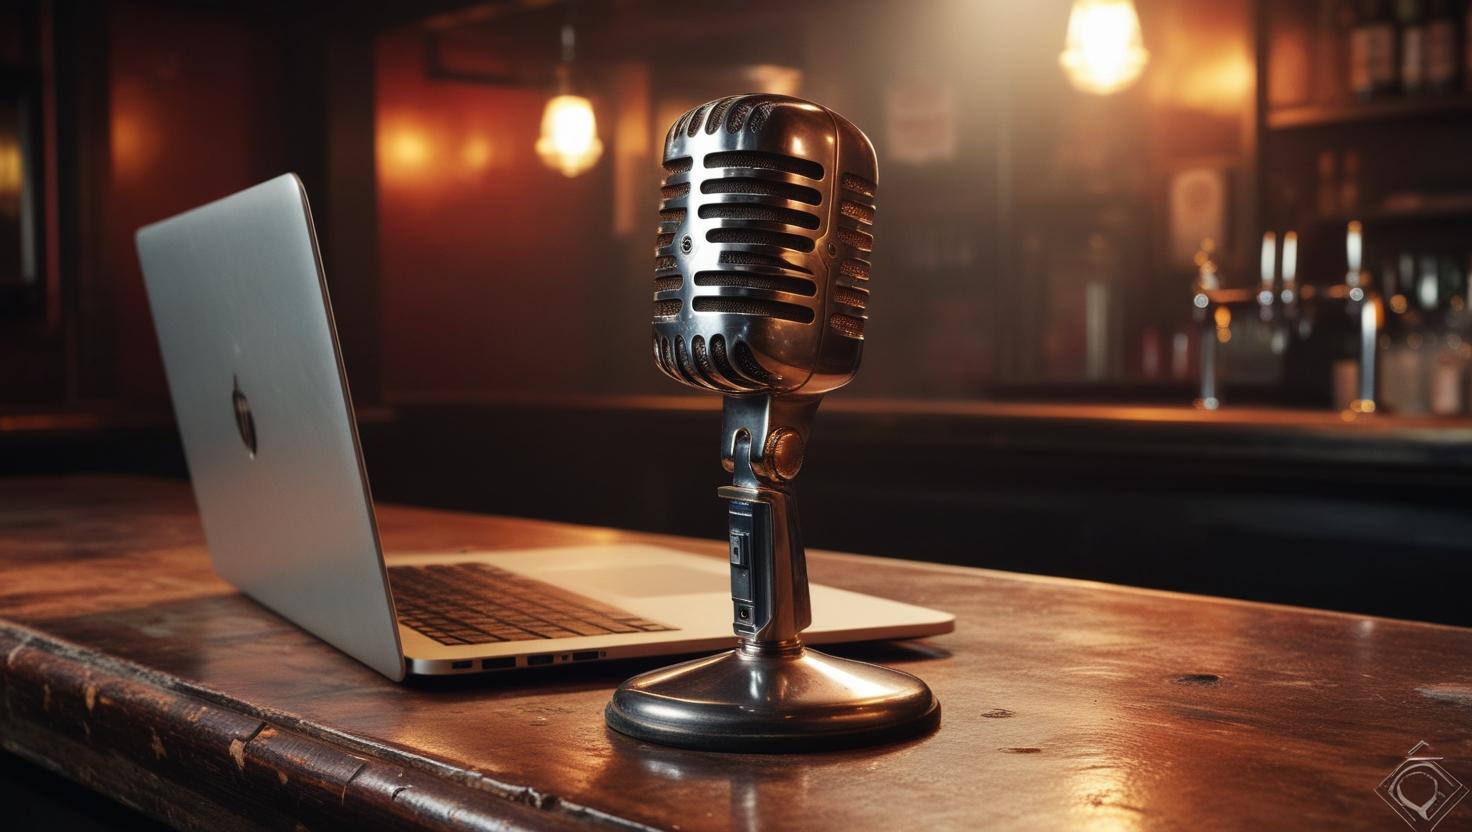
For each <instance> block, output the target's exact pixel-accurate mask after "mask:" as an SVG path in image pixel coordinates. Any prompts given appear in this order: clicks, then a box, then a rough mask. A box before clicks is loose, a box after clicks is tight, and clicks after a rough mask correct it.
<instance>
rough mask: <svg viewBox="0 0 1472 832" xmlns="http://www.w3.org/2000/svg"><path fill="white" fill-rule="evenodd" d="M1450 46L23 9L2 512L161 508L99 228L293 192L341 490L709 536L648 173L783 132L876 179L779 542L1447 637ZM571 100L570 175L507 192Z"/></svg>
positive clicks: (1348, 31)
mask: <svg viewBox="0 0 1472 832" xmlns="http://www.w3.org/2000/svg"><path fill="white" fill-rule="evenodd" d="M1469 14H1472V11H1469V9H1468V8H1467V5H1466V4H1465V3H1461V2H1450V1H1449V0H1443V2H1429V0H1426V1H1424V2H1394V3H1392V2H1353V1H1352V0H1351V1H1350V2H1343V1H1342V0H1293V1H1292V2H1265V0H1220V2H1212V3H1200V2H1190V0H1137V1H1136V2H1134V3H1129V2H1125V0H1078V2H1070V0H1026V1H1025V2H1024V0H1001V1H1000V2H988V3H976V2H964V0H914V1H913V2H881V1H880V0H844V1H842V2H840V0H786V2H767V0H755V2H746V3H742V4H740V5H739V6H738V5H735V4H730V3H723V2H715V1H714V0H703V1H702V0H693V1H692V2H687V3H684V4H680V5H679V6H678V7H677V8H676V7H671V6H670V5H669V4H662V3H654V2H648V0H605V1H603V2H595V0H584V1H583V2H579V3H575V4H574V3H566V2H555V0H501V1H500V2H480V3H466V2H451V0H434V1H433V2H417V3H411V2H388V3H375V4H371V5H365V4H358V3H347V2H322V3H311V4H299V3H287V2H276V1H275V0H268V1H267V2H233V1H232V0H197V1H195V0H157V2H147V1H145V0H99V1H98V2H80V0H69V1H68V0H19V1H18V2H14V3H11V4H9V5H8V6H7V7H6V8H5V9H4V10H0V472H5V473H12V474H41V473H64V472H78V471H103V472H130V473H131V472H143V473H154V474H161V475H165V476H173V477H183V476H186V475H187V472H186V471H185V469H184V463H183V458H182V454H181V453H180V450H179V448H178V444H177V438H176V436H175V434H174V430H173V424H172V416H171V414H170V411H169V404H168V395H167V387H166V384H165V379H164V376H163V372H162V366H161V364H160V361H159V356H158V350H157V345H156V343H155V339H154V333H153V330H152V326H151V323H150V317H149V312H148V307H147V303H146V298H145V296H144V292H143V286H142V281H141V276H140V274H139V269H138V263H137V258H136V255H135V252H134V249H133V242H132V239H133V234H134V232H135V230H136V229H137V228H138V227H139V226H141V225H143V224H145V223H148V222H152V221H154V220H157V219H161V218H163V217H165V216H167V215H170V214H173V213H176V212H178V211H182V210H185V209H187V208H190V207H193V206H195V205H197V204H200V203H202V202H205V201H208V200H211V199H215V198H218V197H220V196H223V195H225V194H227V193H229V192H231V191H234V190H237V189H240V188H243V187H246V186H248V185H250V184H253V183H255V182H258V181H260V180H263V179H266V178H268V177H271V176H274V175H276V174H278V173H281V172H283V171H286V170H292V171H296V172H297V173H298V174H299V175H300V176H301V177H302V179H303V180H304V181H305V183H306V186H307V190H308V192H309V194H310V195H311V199H312V208H313V213H314V216H315V220H316V223H317V229H318V232H319V235H320V237H321V242H322V251H323V259H324V261H325V265H326V269H327V274H328V279H329V282H330V284H331V292H332V302H333V305H334V309H335V313H336V319H337V325H338V329H339V333H340V337H341V340H342V349H343V354H344V358H345V361H346V363H347V367H348V372H349V377H350V382H351V386H352V391H353V395H354V398H355V401H356V403H357V405H358V409H359V410H358V413H359V418H360V422H361V423H362V431H363V435H364V440H365V443H366V454H367V457H368V464H369V469H370V472H371V475H372V480H373V487H374V491H375V496H376V497H378V498H379V499H382V500H393V501H400V502H411V503H419V504H425V505H435V506H448V507H454V508H463V509H467V510H474V511H482V512H494V513H505V514H516V515H524V516H534V517H547V518H554V519H561V520H570V521H575V522H586V523H597V524H605V525H610V526H618V527H623V528H634V529H648V530H657V531H666V532H671V533H680V534H693V535H700V536H716V535H719V534H720V532H721V529H722V528H723V526H722V520H721V518H722V516H723V515H722V512H723V508H722V506H721V505H720V504H719V502H718V501H717V500H715V499H714V488H715V487H716V485H717V484H718V482H719V481H720V479H721V472H720V469H719V462H718V457H717V451H716V447H715V443H714V442H713V441H712V440H711V436H712V433H711V430H712V425H713V424H715V422H716V418H717V417H716V416H715V413H716V410H717V407H718V403H717V402H715V401H713V400H710V399H709V398H707V397H702V396H693V395H687V394H685V393H684V392H683V391H682V390H681V389H680V388H679V387H678V386H676V385H673V384H671V383H669V382H668V380H666V379H664V378H663V377H661V376H660V374H659V373H658V372H656V371H655V370H654V368H653V367H652V365H651V362H650V355H649V340H648V339H649V334H648V319H649V311H650V299H651V292H652V282H651V281H652V254H651V248H652V244H653V236H654V229H655V219H656V217H655V214H656V203H657V200H658V185H657V183H658V176H659V165H658V162H659V159H658V156H657V154H658V150H659V147H660V142H661V139H662V137H663V135H664V132H665V130H666V129H667V127H668V125H669V124H670V123H671V122H672V121H673V120H674V119H675V118H676V117H677V116H678V115H679V114H680V113H681V112H683V111H684V110H686V109H687V108H689V107H691V106H694V105H696V104H698V103H700V102H703V101H706V100H710V99H713V98H716V97H719V96H722V95H726V94H730V93H733V92H742V91H771V92H783V93H790V94H795V95H799V96H803V97H807V98H811V99H813V100H816V101H819V102H822V103H823V104H825V105H827V106H829V107H832V108H833V109H835V110H838V111H839V112H842V113H844V114H845V115H846V116H848V117H849V118H850V119H852V120H853V121H854V122H855V123H857V124H858V125H860V126H861V127H862V128H863V129H865V130H866V132H868V134H869V135H870V137H871V138H872V139H873V140H874V143H875V146H876V148H877V150H878V154H879V159H880V191H879V198H878V201H879V215H878V221H877V230H876V236H877V245H876V250H875V252H874V278H873V281H872V288H873V299H872V303H871V307H870V322H869V326H868V329H867V331H866V338H867V343H866V348H865V350H866V356H865V360H864V367H863V370H862V372H860V374H859V375H858V378H857V379H856V381H855V382H854V383H853V384H852V385H851V386H850V387H849V388H847V389H846V390H845V391H844V392H843V393H842V394H840V395H838V396H834V397H832V399H831V400H830V401H829V402H828V403H827V404H826V405H825V407H824V411H823V414H822V416H821V417H820V418H821V419H822V420H823V423H824V424H823V427H822V430H820V431H819V432H818V433H817V437H818V438H817V441H815V443H814V444H813V447H812V448H811V454H812V456H813V458H814V459H815V464H813V465H811V466H810V468H809V471H810V473H809V474H808V475H805V477H804V480H803V485H802V488H803V500H804V503H805V504H806V506H807V526H806V533H807V536H808V539H809V543H810V545H812V546H816V547H824V548H837V549H846V550H851V551H860V552H871V553H878V554H886V555H893V556H901V557H912V558H922V559H931V560H944V561H950V562H957V563H967V564H972V565H978V566H990V567H997V568H1005V569H1014V570H1021V571H1028V572H1039V573H1047V574H1059V575H1069V576H1076V577H1085V578H1096V579H1101V580H1109V581H1117V582H1122V583H1129V584H1136V585H1144V586H1154V587H1162V588H1168V589H1178V590H1186V591H1193V592H1205V593H1210V594H1217V595H1232V596H1238V597H1246V598H1255V599H1261V600H1271V601H1282V602H1286V603H1295V604H1308V605H1313V606H1323V607H1330V608H1337V609H1345V610H1353V611H1359V612H1372V613H1383V614H1389V615H1396V616H1402V617H1410V618H1418V619H1429V620H1439V621H1452V622H1456V623H1462V624H1467V623H1472V616H1469V614H1468V612H1467V609H1468V608H1467V605H1466V604H1465V602H1464V601H1463V599H1462V597H1461V593H1460V591H1459V590H1458V589H1457V587H1458V586H1459V583H1460V582H1459V580H1458V579H1460V578H1465V577H1467V573H1468V572H1469V571H1472V566H1469V560H1468V558H1467V557H1466V555H1467V554H1468V552H1469V549H1472V545H1469V542H1468V541H1469V540H1472V537H1469V535H1472V520H1469V519H1468V512H1467V511H1466V508H1465V507H1466V506H1467V504H1468V499H1469V497H1472V493H1469V492H1472V488H1469V485H1472V478H1469V476H1468V474H1469V468H1472V419H1469V417H1468V416H1467V412H1468V400H1469V397H1468V383H1469V376H1468V366H1469V350H1472V348H1469V346H1468V343H1469V340H1468V339H1469V338H1472V332H1469V328H1472V319H1469V317H1468V315H1467V312H1466V309H1465V300H1466V277H1467V270H1468V267H1469V256H1472V236H1469V234H1468V231H1469V230H1472V153H1469V150H1468V145H1467V137H1468V135H1469V128H1472V38H1469V37H1468V27H1469ZM1071 19H1072V20H1073V21H1074V23H1073V24H1071V23H1070V20H1071ZM569 32H571V33H572V34H574V35H575V37H574V39H573V41H574V42H573V43H571V44H569V43H568V42H567V40H568V39H567V34H568V33H569ZM569 46H571V47H572V48H569ZM561 92H566V93H572V94H576V95H578V96H581V97H583V98H585V99H586V100H587V102H588V105H589V106H590V107H591V112H592V114H593V116H594V119H595V122H596V128H595V134H596V137H597V139H598V142H597V144H598V145H601V151H600V152H597V153H596V154H595V153H594V152H593V150H592V147H593V145H592V143H591V142H584V145H582V146H579V148H574V150H576V151H577V152H572V151H569V150H567V149H566V148H564V152H563V153H562V155H561V156H557V155H555V154H553V155H551V156H549V155H548V154H549V153H551V152H552V151H553V150H556V149H557V148H556V147H554V146H553V145H555V144H556V142H555V141H554V142H552V144H549V145H545V146H544V148H543V150H544V151H545V152H543V153H539V152H538V139H539V136H541V135H542V133H543V121H544V110H545V109H546V107H547V105H548V103H549V100H550V99H551V98H552V97H553V96H554V95H556V94H558V93H561ZM569 113H570V115H568V116H567V117H568V118H572V119H577V118H583V117H584V116H585V113H586V111H584V110H576V109H575V110H571V111H569ZM579 123H580V122H579ZM568 124H572V127H568V126H567V125H568ZM560 129H562V130H564V134H563V135H560V136H559V135H553V136H551V137H550V138H551V139H557V140H576V139H578V138H579V135H578V134H577V125H576V124H575V123H573V122H566V123H563V124H562V127H561V128H560ZM568 131H570V132H568ZM582 138H588V137H587V136H582ZM548 148H551V149H550V150H549V149H548ZM1351 222H1357V223H1359V226H1358V227H1359V228H1360V229H1361V234H1362V237H1361V238H1360V239H1361V242H1362V248H1363V251H1362V257H1361V262H1360V263H1358V264H1356V263H1354V262H1353V261H1352V258H1351V257H1350V255H1349V252H1347V250H1346V232H1347V228H1348V227H1349V224H1350V223H1351ZM1269 232H1271V233H1272V234H1274V240H1275V247H1274V250H1273V251H1274V254H1273V258H1270V263H1271V265H1270V267H1269V269H1268V274H1267V275H1266V282H1265V283H1264V274H1263V270H1262V269H1261V267H1260V264H1261V261H1262V246H1263V241H1264V234H1265V233H1269ZM1290 232H1291V233H1292V235H1293V237H1292V239H1293V240H1294V241H1295V246H1296V248H1295V249H1294V253H1293V254H1292V255H1291V256H1290V255H1289V254H1288V250H1289V246H1288V245H1287V240H1288V239H1289V236H1288V235H1289V233H1290ZM1289 275H1291V277H1289ZM1361 281H1362V282H1361ZM1208 284H1210V286H1209V288H1210V289H1211V291H1210V292H1205V290H1204V288H1203V287H1207V286H1208ZM1264 286H1266V287H1267V289H1268V291H1267V300H1266V301H1265V302H1260V301H1259V300H1258V296H1259V295H1260V294H1261V292H1260V290H1261V289H1262V288H1263V287H1264ZM1355 287H1359V288H1361V289H1362V290H1363V291H1364V292H1365V294H1364V295H1363V299H1362V300H1359V301H1353V302H1351V301H1350V300H1348V299H1347V298H1349V295H1348V294H1347V293H1348V292H1350V291H1352V290H1353V289H1354V288H1355ZM1233 292H1235V293H1236V295H1233V296H1232V297H1237V296H1240V297H1237V300H1234V301H1232V302H1230V303H1228V302H1226V301H1225V300H1223V301H1222V302H1221V303H1218V300H1222V299H1223V298H1226V297H1227V296H1228V295H1229V294H1230V293H1233ZM1198 296H1200V297H1203V298H1207V299H1206V300H1204V301H1203V302H1202V304H1200V305H1198V304H1196V303H1195V302H1194V299H1196V298H1197V297H1198ZM1238 301H1241V302H1238ZM1354 303H1359V304H1361V305H1360V306H1355V305H1353V304H1354ZM1362 308H1371V309H1372V310H1379V311H1378V312H1376V313H1375V314H1377V315H1378V318H1377V319H1376V321H1377V323H1378V326H1377V328H1376V330H1375V331H1374V333H1373V338H1372V343H1374V350H1373V352H1374V357H1375V359H1376V361H1375V362H1374V363H1375V365H1376V366H1377V369H1376V376H1375V378H1374V382H1375V383H1374V385H1373V389H1374V392H1375V396H1374V399H1373V401H1374V404H1375V407H1374V412H1372V413H1371V412H1366V409H1365V408H1363V407H1356V408H1351V407H1350V406H1349V405H1350V400H1351V399H1353V398H1355V397H1354V395H1353V391H1354V389H1355V386H1356V380H1357V378H1358V376H1357V373H1358V372H1359V369H1358V368H1359V366H1360V359H1361V357H1362V356H1361V353H1360V351H1359V344H1360V340H1359V339H1360V338H1361V330H1360V324H1361V322H1362V319H1361V318H1360V317H1359V315H1360V311H1358V310H1361V309H1362ZM553 316H555V319H556V320H558V321H561V322H564V323H562V324H561V325H560V326H559V327H558V329H557V330H556V331H555V332H552V333H550V334H549V333H548V331H547V329H546V321H547V320H549V319H552V318H553ZM568 321H572V322H574V323H573V324H572V325H567V324H566V323H565V322H568ZM1203 346H1206V347H1209V349H1210V354H1211V355H1214V356H1215V357H1216V365H1215V373H1216V380H1217V385H1218V387H1219V396H1220V401H1219V404H1220V406H1219V408H1218V409H1215V410H1208V409H1197V408H1194V407H1193V406H1192V402H1193V401H1195V400H1197V399H1199V398H1201V389H1202V388H1201V385H1202V381H1203V379H1202V377H1201V367H1202V358H1203ZM611 448H634V449H637V450H636V452H635V453H633V454H630V455H629V456H628V457H627V458H616V457H615V458H610V457H611V456H612V454H611V453H610V449H611Z"/></svg>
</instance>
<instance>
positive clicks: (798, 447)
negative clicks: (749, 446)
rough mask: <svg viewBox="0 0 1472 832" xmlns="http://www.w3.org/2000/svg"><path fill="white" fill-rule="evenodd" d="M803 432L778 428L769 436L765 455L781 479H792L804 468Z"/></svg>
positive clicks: (773, 471) (773, 470)
mask: <svg viewBox="0 0 1472 832" xmlns="http://www.w3.org/2000/svg"><path fill="white" fill-rule="evenodd" d="M802 452H803V446H802V434H800V433H798V432H797V431H795V430H792V429H791V428H777V429H776V430H774V431H772V434H771V435H770V436H768V437H767V447H766V448H765V453H764V455H765V456H766V458H767V463H768V464H769V465H771V467H772V473H774V474H776V475H777V479H779V480H790V479H792V478H793V477H795V476H797V472H798V471H800V470H802Z"/></svg>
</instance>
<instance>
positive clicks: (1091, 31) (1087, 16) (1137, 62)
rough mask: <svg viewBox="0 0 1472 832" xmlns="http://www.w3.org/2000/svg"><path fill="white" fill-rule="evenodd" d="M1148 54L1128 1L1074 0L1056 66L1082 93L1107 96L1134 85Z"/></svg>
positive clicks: (1132, 7) (1133, 9)
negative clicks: (1066, 34)
mask: <svg viewBox="0 0 1472 832" xmlns="http://www.w3.org/2000/svg"><path fill="white" fill-rule="evenodd" d="M1149 60H1150V53H1149V52H1147V51H1145V43H1144V39H1143V37H1142V36H1141V35H1140V16H1139V15H1138V14H1136V13H1135V4H1134V3H1132V2H1130V0H1075V2H1074V4H1073V11H1072V12H1070V13H1069V15H1068V36H1067V38H1066V39H1065V40H1064V44H1063V54H1061V55H1059V56H1058V63H1059V64H1060V65H1062V67H1063V70H1064V72H1066V73H1068V80H1070V81H1072V82H1073V85H1074V86H1075V87H1078V88H1079V89H1081V90H1083V91H1084V92H1091V93H1095V94H1097V95H1109V94H1110V93H1116V92H1119V91H1120V90H1122V89H1125V88H1126V87H1128V86H1129V85H1131V84H1133V83H1134V82H1135V81H1136V80H1137V79H1138V78H1139V77H1140V73H1142V72H1144V71H1145V64H1146V63H1147V62H1148V61H1149Z"/></svg>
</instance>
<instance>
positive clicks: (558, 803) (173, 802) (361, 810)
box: [0, 619, 652, 832]
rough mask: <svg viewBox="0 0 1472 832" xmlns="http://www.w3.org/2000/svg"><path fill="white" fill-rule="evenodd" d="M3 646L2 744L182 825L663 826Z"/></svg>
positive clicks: (75, 654)
mask: <svg viewBox="0 0 1472 832" xmlns="http://www.w3.org/2000/svg"><path fill="white" fill-rule="evenodd" d="M0 654H3V655H4V656H5V660H4V664H3V665H0V701H3V706H4V708H3V712H0V727H3V730H0V747H4V748H5V750H7V751H10V752H11V753H14V754H17V755H19V756H21V757H23V758H25V759H28V760H31V761H32V762H35V763H37V764H40V765H42V766H44V767H45V768H48V769H50V770H51V771H54V772H56V773H58V774H61V775H63V776H66V777H68V778H69V779H72V780H75V781H77V782H79V783H81V784H82V785H84V786H87V787H89V788H92V789H95V790H98V791H101V792H102V793H104V794H107V795H108V796H109V797H111V798H113V799H115V800H117V801H119V802H121V803H123V804H125V805H128V806H131V807H133V808H135V809H138V810H140V811H142V812H144V813H145V814H148V815H150V816H152V817H155V818H157V819H159V820H161V821H163V822H165V823H168V824H170V825H172V826H175V827H176V828H181V829H210V830H215V829H226V830H228V829H254V828H290V829H303V828H306V829H310V828H311V827H312V826H314V825H320V826H326V827H337V826H352V827H355V828H388V829H406V830H408V829H426V830H427V829H465V830H477V831H478V832H479V831H481V830H522V829H527V830H531V829H554V830H555V829H587V828H590V827H593V828H610V829H636V830H649V829H651V828H652V827H649V826H647V825H645V824H642V823H638V822H636V821H633V820H630V819H626V818H622V817H618V816H616V815H612V814H609V813H606V812H602V811H599V810H597V809H594V808H592V807H589V806H583V805H580V804H577V803H574V802H571V801H568V800H565V799H562V798H560V797H558V796H557V795H553V794H549V793H547V792H544V791H539V790H537V789H533V788H530V787H527V786H518V785H515V784H512V783H507V782H504V781H501V780H497V779H494V778H491V777H487V776H485V775H483V774H481V773H479V772H477V771H474V770H471V769H466V768H463V767H460V766H456V765H452V764H450V763H446V762H444V761H440V760H436V759H434V758H431V757H427V756H424V755H420V754H414V753H412V752H409V751H406V750H404V749H402V748H398V747H395V746H391V745H386V744H383V743H377V742H373V741H371V740H367V739H364V738H361V737H357V736H354V735H351V734H347V733H344V732H342V731H337V730H334V729H331V728H327V727H326V726H323V725H320V724H317V723H313V722H311V721H309V720H305V719H302V718H300V717H297V716H295V715H292V714H289V713H285V712H282V711H276V710H273V709H268V708H261V707H259V706H256V705H252V704H250V703H248V702H243V701H241V700H238V699H234V698H232V697H230V696H227V695H226V694H224V693H221V692H219V691H215V690H212V689H210V688H207V687H204V686H201V685H196V684H193V683H190V682H188V681H186V680H184V679H180V678H178V677H175V676H172V675H170V674H166V673H161V672H159V671H156V670H152V669H149V668H147V667H144V666H142V665H138V664H136V663H133V662H130V661H127V660H125V659H120V658H118V657H115V656H110V655H107V654H105V653H100V652H97V651H94V650H90V649H88V648H86V647H82V646H80V645H77V644H73V643H71V642H67V641H64V640H61V639H57V638H55V637H52V636H49V635H46V634H44V633H41V632H39V631H36V630H33V629H31V628H29V627H25V626H23V625H20V624H16V623H14V622H10V621H6V620H4V619H0ZM242 818H244V820H243V821H242Z"/></svg>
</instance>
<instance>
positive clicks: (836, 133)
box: [653, 95, 878, 643]
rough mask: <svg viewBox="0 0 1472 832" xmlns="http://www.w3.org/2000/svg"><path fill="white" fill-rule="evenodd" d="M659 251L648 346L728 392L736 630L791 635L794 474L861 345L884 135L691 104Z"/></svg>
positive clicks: (801, 592)
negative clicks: (877, 152) (878, 138)
mask: <svg viewBox="0 0 1472 832" xmlns="http://www.w3.org/2000/svg"><path fill="white" fill-rule="evenodd" d="M664 170H665V174H666V175H665V178H664V180H663V182H662V183H661V187H660V196H661V201H660V207H659V228H658V232H657V237H656V239H655V253H654V258H655V259H654V289H655V292H654V309H653V313H654V314H653V331H654V358H655V364H656V365H657V366H658V367H659V369H660V370H661V371H663V372H664V374H665V375H667V376H669V377H670V378H672V379H674V380H675V381H678V382H680V383H682V384H685V385H688V386H691V387H696V388H700V389H704V390H711V391H716V392H720V393H723V394H725V395H726V397H727V398H726V407H725V416H724V419H723V429H722V444H721V460H722V463H723V464H724V466H725V467H726V469H727V470H728V471H730V472H731V473H732V474H733V475H734V477H733V484H732V485H731V486H729V487H726V488H723V489H721V490H720V491H719V494H720V496H722V497H723V498H725V499H726V500H728V501H729V502H730V506H729V512H730V515H729V521H730V522H729V526H730V528H729V532H730V546H731V550H730V555H731V597H732V627H733V629H734V630H735V632H736V634H737V635H738V636H740V637H742V638H744V639H748V640H751V641H756V642H763V643H787V642H791V641H793V640H794V639H796V637H797V634H798V633H799V632H800V631H801V630H802V629H804V628H805V627H807V626H808V624H809V623H810V622H811V618H812V616H811V609H810V607H811V605H810V603H809V600H808V589H807V575H806V561H805V558H804V555H803V550H802V543H801V533H800V529H799V527H798V521H797V509H796V505H795V503H794V501H793V499H792V495H791V492H790V490H789V489H788V487H786V486H785V483H787V482H788V481H789V480H791V479H792V478H793V477H795V476H796V475H797V471H798V469H799V468H800V467H801V464H802V455H803V450H804V447H805V445H806V442H807V435H808V431H809V429H810V427H811V424H812V418H813V414H814V412H815V411H816V409H817V405H818V401H819V400H820V398H821V396H822V395H823V394H824V393H827V392H829V391H831V390H835V389H837V388H839V387H842V386H843V385H844V384H847V383H848V382H849V380H850V379H852V378H853V376H854V373H855V372H856V371H857V370H858V367H859V360H860V357H861V355H862V352H863V345H864V325H865V322H866V320H867V315H866V309H867V307H868V300H869V291H868V289H867V287H866V284H867V283H868V281H869V274H870V260H869V257H870V252H871V251H873V248H874V236H873V233H872V229H873V223H874V211H875V207H876V206H875V192H876V188H877V185H876V180H877V178H878V176H877V165H876V162H875V158H874V148H873V146H872V145H871V144H870V143H869V139H868V137H866V136H865V135H864V134H863V133H862V132H861V131H860V130H859V129H858V128H857V127H855V126H854V125H853V124H851V123H850V122H849V121H848V120H847V119H845V118H843V117H842V116H840V115H838V114H836V113H834V112H832V111H830V110H827V109H825V108H823V107H820V106H818V105H816V104H812V103H809V102H806V101H802V100H800V99H796V98H789V97H785V96H776V95H742V96H732V97H729V98H722V99H719V100H716V101H712V102H709V103H707V104H704V105H702V106H700V107H696V108H695V109H693V110H690V111H689V112H687V113H685V114H684V115H683V116H681V117H680V118H679V119H678V120H677V121H676V122H675V124H674V125H673V126H672V127H671V128H670V130H669V133H668V134H667V135H666V137H665V142H664Z"/></svg>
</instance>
